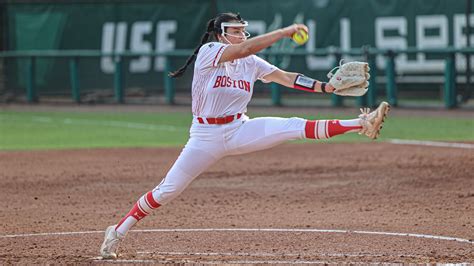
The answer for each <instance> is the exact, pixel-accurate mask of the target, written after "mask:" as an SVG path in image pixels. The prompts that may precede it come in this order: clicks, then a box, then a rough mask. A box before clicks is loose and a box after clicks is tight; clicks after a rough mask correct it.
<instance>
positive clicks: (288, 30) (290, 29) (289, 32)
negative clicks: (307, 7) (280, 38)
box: [282, 24, 308, 38]
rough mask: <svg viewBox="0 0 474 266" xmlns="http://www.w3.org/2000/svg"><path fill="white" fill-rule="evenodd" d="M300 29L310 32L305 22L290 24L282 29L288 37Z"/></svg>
mask: <svg viewBox="0 0 474 266" xmlns="http://www.w3.org/2000/svg"><path fill="white" fill-rule="evenodd" d="M299 30H304V31H306V32H308V27H306V25H303V24H293V25H291V26H288V27H286V28H283V29H282V31H283V35H284V36H285V37H286V38H291V36H293V34H294V33H296V32H298V31H299Z"/></svg>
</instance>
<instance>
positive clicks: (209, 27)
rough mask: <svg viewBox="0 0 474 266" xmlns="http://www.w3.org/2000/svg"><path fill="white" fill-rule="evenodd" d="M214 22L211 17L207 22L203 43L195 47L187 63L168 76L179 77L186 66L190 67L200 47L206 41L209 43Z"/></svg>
mask: <svg viewBox="0 0 474 266" xmlns="http://www.w3.org/2000/svg"><path fill="white" fill-rule="evenodd" d="M214 23H215V19H211V20H209V21H208V22H207V29H206V33H204V35H202V38H201V43H200V44H199V46H198V47H196V49H194V53H193V54H192V55H191V56H190V57H188V59H187V60H186V64H184V65H183V66H182V67H181V68H180V69H178V70H176V71H174V72H170V73H169V74H168V76H170V77H172V78H179V77H181V76H182V75H183V74H184V72H185V71H186V68H188V66H189V65H190V64H191V63H192V62H193V61H194V59H195V58H196V56H197V54H198V52H199V49H201V46H203V45H204V44H205V43H207V41H208V40H209V36H210V35H211V33H213V32H214V29H215V25H214Z"/></svg>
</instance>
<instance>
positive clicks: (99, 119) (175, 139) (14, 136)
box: [0, 111, 474, 150]
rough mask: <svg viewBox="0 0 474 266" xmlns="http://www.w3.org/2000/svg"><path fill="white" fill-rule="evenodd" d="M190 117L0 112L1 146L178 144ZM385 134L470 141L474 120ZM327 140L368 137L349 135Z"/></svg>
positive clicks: (410, 126)
mask: <svg viewBox="0 0 474 266" xmlns="http://www.w3.org/2000/svg"><path fill="white" fill-rule="evenodd" d="M256 116H265V115H264V114H261V115H256ZM281 116H283V117H291V116H293V115H292V114H285V115H281ZM305 118H315V117H310V116H308V117H305ZM340 118H341V119H342V118H344V117H340ZM346 118H348V117H346ZM191 119H192V116H191V115H190V114H189V113H135V112H134V113H80V112H76V113H72V112H11V111H7V112H0V150H30V149H66V148H95V147H163V146H181V145H184V144H185V143H186V140H187V139H188V134H189V126H190V123H191ZM387 139H410V140H435V141H436V140H437V141H474V120H473V119H468V118H443V117H440V118H426V117H390V118H389V119H388V120H387V122H386V123H385V125H384V129H383V134H382V136H381V138H380V139H379V141H383V140H387ZM328 141H330V142H361V141H368V139H367V138H366V137H363V136H359V135H357V134H347V135H343V136H337V137H335V138H333V139H331V140H328Z"/></svg>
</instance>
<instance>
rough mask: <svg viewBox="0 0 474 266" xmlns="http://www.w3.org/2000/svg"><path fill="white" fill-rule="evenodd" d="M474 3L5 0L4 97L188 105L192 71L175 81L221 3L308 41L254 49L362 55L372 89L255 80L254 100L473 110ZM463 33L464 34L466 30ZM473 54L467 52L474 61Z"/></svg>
mask: <svg viewBox="0 0 474 266" xmlns="http://www.w3.org/2000/svg"><path fill="white" fill-rule="evenodd" d="M472 2H473V1H472V0H398V1H390V0H360V1H344V0H332V1H329V0H306V1H303V0H297V1H286V0H259V1H253V0H241V1H230V0H229V1H227V0H221V1H216V0H173V1H171V0H161V1H146V0H138V1H125V0H121V1H107V0H103V1H97V0H70V1H46V0H36V1H24V0H16V1H8V0H7V1H1V4H0V20H1V24H0V25H1V26H0V33H1V34H0V36H1V42H0V103H24V102H31V103H33V102H40V103H125V104H159V105H163V104H182V105H189V104H190V89H191V78H192V71H188V72H187V73H186V75H185V76H184V78H181V79H177V80H171V79H169V78H167V76H166V73H167V72H168V71H170V70H174V69H176V68H178V67H179V66H180V65H182V64H183V63H184V61H185V59H186V58H187V56H188V55H189V54H190V53H191V52H192V49H194V48H195V46H196V45H197V44H198V42H199V40H200V37H201V35H202V34H203V30H204V28H205V23H206V21H207V20H208V19H210V18H211V17H213V16H214V15H215V14H216V13H218V12H225V11H231V12H240V14H241V15H242V17H243V18H245V19H246V20H248V21H249V23H250V25H249V27H248V30H249V31H250V33H251V34H252V35H258V34H262V33H265V32H268V31H271V30H274V29H277V28H280V27H283V26H286V25H289V24H291V23H295V22H296V23H304V24H306V25H308V27H309V28H310V36H311V38H310V40H309V42H308V43H307V44H306V45H304V46H298V47H297V46H295V45H294V44H293V43H292V42H291V40H289V39H287V40H283V41H280V42H279V43H277V44H275V45H274V46H272V47H271V48H269V49H267V50H266V51H264V52H263V53H262V54H261V56H262V57H265V58H266V59H267V60H268V61H270V62H272V63H273V64H275V65H277V66H279V67H281V68H283V69H288V70H291V71H298V72H302V73H305V74H306V75H308V76H312V77H315V78H318V79H322V80H325V79H326V73H327V72H328V71H329V70H330V69H331V68H333V67H334V66H336V65H338V64H339V61H340V59H344V60H364V61H365V60H367V61H368V62H369V63H370V64H371V67H372V69H373V70H372V76H373V79H372V83H371V87H370V93H369V94H368V95H366V96H364V97H361V98H358V99H355V100H354V99H347V98H345V99H343V98H341V97H336V96H333V97H327V96H324V95H316V94H314V95H308V94H307V93H302V92H298V91H294V90H291V89H286V88H281V87H279V86H276V85H275V84H274V85H268V84H263V83H257V84H256V88H255V92H254V99H253V101H252V102H251V104H252V105H264V106H267V105H286V106H342V105H346V106H347V105H348V106H353V105H355V106H357V105H360V106H362V105H370V106H374V105H375V104H377V102H379V101H380V100H382V99H386V100H388V101H389V102H390V103H391V104H392V105H396V106H401V107H439V108H456V107H460V108H472V107H473V106H474V103H473V101H472V99H471V90H472V81H473V77H472V68H473V65H474V56H472V53H473V51H474V50H473V48H472V47H471V46H472V43H474V36H473V30H472V29H471V27H472V26H473V25H474V16H473V14H472V5H473V4H472ZM467 36H469V38H468V37H467ZM469 58H470V59H469Z"/></svg>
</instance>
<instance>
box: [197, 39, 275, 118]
mask: <svg viewBox="0 0 474 266" xmlns="http://www.w3.org/2000/svg"><path fill="white" fill-rule="evenodd" d="M227 46H228V44H223V43H219V42H210V43H206V44H204V45H203V46H202V47H201V48H200V49H199V53H198V55H197V58H196V63H195V65H194V77H193V85H192V98H193V104H192V111H193V115H195V116H199V117H223V116H228V115H235V114H238V113H245V112H246V111H247V104H248V103H249V102H250V99H251V98H252V93H253V86H254V83H255V81H256V80H257V79H260V80H262V81H264V80H263V77H264V76H266V75H268V74H270V73H272V72H273V71H275V70H276V69H277V67H275V66H274V65H271V64H269V63H268V62H267V61H265V60H263V59H261V58H260V57H258V56H256V55H250V56H247V57H245V58H240V59H236V60H234V61H232V62H224V63H220V64H218V62H219V59H220V58H221V56H222V53H223V52H224V50H225V49H226V47H227Z"/></svg>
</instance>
